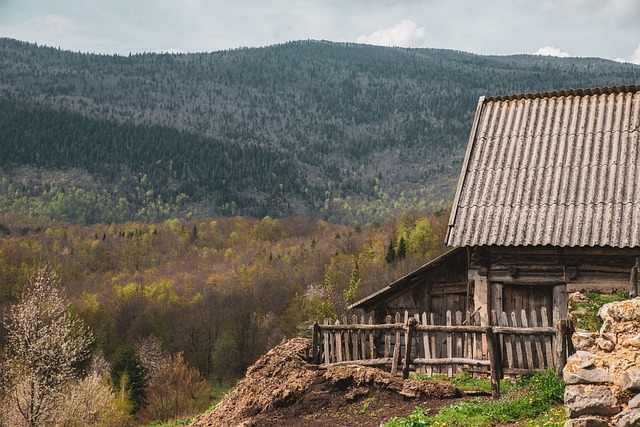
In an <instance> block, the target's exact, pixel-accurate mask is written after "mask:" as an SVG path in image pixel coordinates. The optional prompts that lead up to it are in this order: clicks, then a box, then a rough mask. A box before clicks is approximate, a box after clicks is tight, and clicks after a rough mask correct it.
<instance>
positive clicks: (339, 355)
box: [335, 320, 344, 363]
mask: <svg viewBox="0 0 640 427" xmlns="http://www.w3.org/2000/svg"><path fill="white" fill-rule="evenodd" d="M339 324H340V321H339V320H336V325H339ZM335 339H336V362H338V363H339V362H344V358H343V357H342V331H341V330H338V331H336V333H335Z"/></svg>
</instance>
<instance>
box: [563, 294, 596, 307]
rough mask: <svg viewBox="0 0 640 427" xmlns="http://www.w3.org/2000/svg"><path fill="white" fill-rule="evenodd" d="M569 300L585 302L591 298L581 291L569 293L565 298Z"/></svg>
mask: <svg viewBox="0 0 640 427" xmlns="http://www.w3.org/2000/svg"><path fill="white" fill-rule="evenodd" d="M567 299H568V301H569V302H572V303H583V304H584V303H587V302H591V299H590V298H589V297H588V296H586V295H585V294H583V293H580V292H573V293H571V294H569V297H568V298H567Z"/></svg>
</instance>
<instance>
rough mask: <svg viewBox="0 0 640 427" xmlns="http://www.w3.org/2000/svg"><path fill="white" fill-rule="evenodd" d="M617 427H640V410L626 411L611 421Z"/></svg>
mask: <svg viewBox="0 0 640 427" xmlns="http://www.w3.org/2000/svg"><path fill="white" fill-rule="evenodd" d="M611 421H612V422H613V425H614V426H615V427H638V426H640V409H626V410H624V411H623V412H621V413H620V414H619V415H618V416H616V417H615V418H614V419H612V420H611Z"/></svg>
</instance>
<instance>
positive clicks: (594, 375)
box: [562, 351, 613, 385]
mask: <svg viewBox="0 0 640 427" xmlns="http://www.w3.org/2000/svg"><path fill="white" fill-rule="evenodd" d="M599 359H600V356H597V355H595V354H593V353H589V352H586V351H578V352H576V353H575V354H573V355H571V356H570V357H569V359H567V363H566V365H565V366H564V369H563V370H562V377H563V380H564V382H565V383H566V384H570V385H571V384H605V383H612V382H613V378H612V377H611V375H609V374H608V373H606V372H605V371H603V370H602V369H598V368H596V366H595V364H594V361H598V360H599Z"/></svg>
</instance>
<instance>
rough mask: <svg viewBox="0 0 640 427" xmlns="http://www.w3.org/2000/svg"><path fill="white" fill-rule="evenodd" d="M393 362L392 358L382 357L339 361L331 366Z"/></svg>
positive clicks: (379, 364)
mask: <svg viewBox="0 0 640 427" xmlns="http://www.w3.org/2000/svg"><path fill="white" fill-rule="evenodd" d="M389 363H391V358H390V357H387V358H384V357H382V358H380V359H367V360H350V361H346V362H337V363H332V364H331V366H345V365H358V366H381V365H388V364H389Z"/></svg>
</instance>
